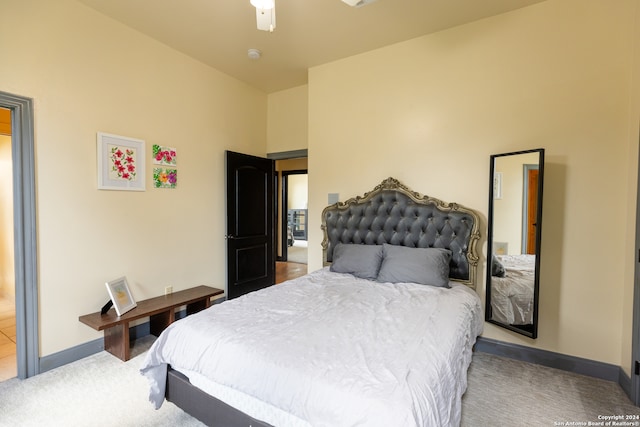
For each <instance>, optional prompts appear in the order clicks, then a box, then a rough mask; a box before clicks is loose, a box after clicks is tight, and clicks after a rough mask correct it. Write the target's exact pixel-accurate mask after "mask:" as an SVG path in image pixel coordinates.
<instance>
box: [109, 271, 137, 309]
mask: <svg viewBox="0 0 640 427" xmlns="http://www.w3.org/2000/svg"><path fill="white" fill-rule="evenodd" d="M106 285H107V292H109V297H110V298H111V301H112V302H113V306H114V307H115V309H116V313H117V314H118V316H122V315H123V314H124V313H126V312H127V311H129V310H132V309H133V308H135V307H136V305H137V304H136V301H135V300H134V299H133V296H132V295H131V291H130V290H129V283H128V282H127V278H126V277H119V278H117V279H115V280H112V281H110V282H107V283H106Z"/></svg>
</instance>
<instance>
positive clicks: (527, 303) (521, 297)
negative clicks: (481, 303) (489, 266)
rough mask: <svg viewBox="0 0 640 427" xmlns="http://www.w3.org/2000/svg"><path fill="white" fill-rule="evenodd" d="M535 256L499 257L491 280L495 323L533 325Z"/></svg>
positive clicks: (495, 262) (494, 263) (492, 312)
mask: <svg viewBox="0 0 640 427" xmlns="http://www.w3.org/2000/svg"><path fill="white" fill-rule="evenodd" d="M535 261H536V256H535V255H526V254H523V255H496V257H495V259H494V260H493V266H494V268H493V271H492V277H491V316H492V320H495V321H498V322H500V323H505V324H507V325H512V326H529V325H531V324H533V300H534V288H535Z"/></svg>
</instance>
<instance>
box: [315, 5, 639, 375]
mask: <svg viewBox="0 0 640 427" xmlns="http://www.w3.org/2000/svg"><path fill="white" fill-rule="evenodd" d="M638 9H639V1H638V0H619V1H616V2H605V1H600V0H587V1H585V0H549V1H546V2H543V3H540V4H537V5H534V6H531V7H528V8H525V9H520V10H516V11H514V12H510V13H506V14H503V15H499V16H496V17H492V18H488V19H484V20H481V21H477V22H474V23H471V24H468V25H464V26H461V27H457V28H453V29H450V30H446V31H442V32H439V33H436V34H433V35H429V36H425V37H420V38H417V39H414V40H410V41H407V42H404V43H399V44H397V45H394V46H390V47H387V48H383V49H379V50H376V51H372V52H368V53H365V54H362V55H358V56H354V57H350V58H347V59H344V60H341V61H337V62H334V63H330V64H325V65H322V66H318V67H315V68H312V69H311V70H310V72H309V90H308V93H309V195H310V196H309V209H310V213H309V219H310V234H309V270H310V271H312V270H314V269H317V268H320V267H321V259H322V258H321V249H320V242H321V239H322V236H321V230H320V227H319V223H318V221H319V220H318V218H320V212H321V210H322V208H323V207H324V206H325V204H326V200H327V193H340V195H341V199H342V200H344V199H346V198H348V197H352V196H355V195H361V194H363V193H364V192H365V191H368V190H370V189H372V188H373V186H374V185H376V184H378V183H379V182H380V181H382V180H383V179H384V178H386V177H388V176H393V177H396V178H398V179H400V180H401V181H402V182H403V183H405V184H407V185H408V186H410V187H411V188H413V189H414V190H416V191H419V192H421V193H425V194H428V195H431V196H434V197H438V198H441V199H444V200H446V201H456V202H459V203H461V204H464V205H466V206H469V207H471V208H474V209H476V210H478V211H479V212H480V214H481V216H482V218H483V226H482V230H483V233H484V235H483V240H482V242H483V245H484V246H486V214H487V203H488V183H489V176H488V175H489V156H490V155H491V154H494V153H503V152H509V151H516V150H522V149H530V148H537V147H543V148H545V149H546V170H545V189H544V213H543V218H544V219H543V237H542V259H541V261H542V274H541V289H540V298H541V302H540V309H541V312H540V329H539V338H538V339H537V340H531V339H528V338H526V337H522V336H519V335H516V334H512V333H511V332H509V331H506V330H503V329H500V328H497V327H495V326H493V325H490V324H485V331H484V334H483V335H484V336H485V337H488V338H494V339H498V340H502V341H507V342H512V343H517V344H522V345H525V346H531V347H536V348H540V349H545V350H551V351H556V352H560V353H565V354H568V355H574V356H579V357H585V358H588V359H593V360H597V361H602V362H607V363H612V364H614V365H622V366H623V367H624V368H625V370H627V372H628V367H629V365H630V363H629V357H630V343H629V342H630V340H631V335H630V330H629V328H630V318H631V314H630V313H629V310H630V309H631V298H628V297H629V295H630V294H632V289H633V275H632V271H633V267H634V259H633V252H634V251H633V243H634V235H635V198H636V191H637V188H636V183H635V182H636V179H637V159H638V148H637V146H638V123H639V117H640V115H639V114H638V109H637V105H638V101H639V99H640V91H638V85H637V81H636V80H634V79H637V77H638V51H637V46H634V44H633V42H634V40H638V38H637V35H638V32H637V27H638V25H639V23H638V16H639V14H638ZM634 49H635V53H634ZM337 100H340V101H339V102H337ZM483 251H484V252H485V254H486V247H484V248H483ZM480 277H481V278H483V277H484V271H482V272H481V274H480ZM484 290H485V289H484V279H481V283H479V284H478V286H477V291H478V293H479V294H480V295H481V296H482V298H483V299H484ZM623 351H624V354H623V353H622V352H623Z"/></svg>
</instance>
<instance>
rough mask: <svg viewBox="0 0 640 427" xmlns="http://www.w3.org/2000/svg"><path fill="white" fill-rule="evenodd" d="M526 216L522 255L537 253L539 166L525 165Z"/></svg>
mask: <svg viewBox="0 0 640 427" xmlns="http://www.w3.org/2000/svg"><path fill="white" fill-rule="evenodd" d="M524 183H525V192H524V194H525V196H524V203H525V208H524V210H523V211H524V215H525V217H524V218H523V220H524V224H525V228H524V230H523V232H524V233H523V234H524V235H523V242H522V243H523V244H522V253H524V254H535V253H536V226H537V224H536V218H537V216H538V165H531V164H527V165H524Z"/></svg>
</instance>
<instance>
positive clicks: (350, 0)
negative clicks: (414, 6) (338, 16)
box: [252, 0, 376, 7]
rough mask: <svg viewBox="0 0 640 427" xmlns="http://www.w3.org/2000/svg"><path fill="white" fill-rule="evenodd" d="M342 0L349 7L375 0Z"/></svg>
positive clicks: (359, 5) (360, 5)
mask: <svg viewBox="0 0 640 427" xmlns="http://www.w3.org/2000/svg"><path fill="white" fill-rule="evenodd" d="M342 1H343V2H344V3H346V4H348V5H349V6H351V7H362V6H364V5H367V4H369V3H373V2H374V1H376V0H342ZM252 3H253V2H252Z"/></svg>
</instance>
